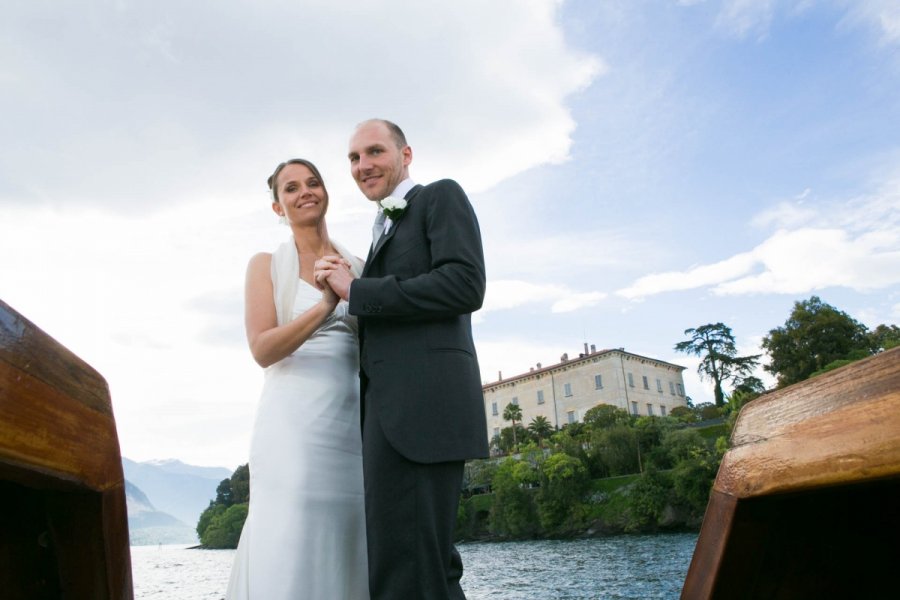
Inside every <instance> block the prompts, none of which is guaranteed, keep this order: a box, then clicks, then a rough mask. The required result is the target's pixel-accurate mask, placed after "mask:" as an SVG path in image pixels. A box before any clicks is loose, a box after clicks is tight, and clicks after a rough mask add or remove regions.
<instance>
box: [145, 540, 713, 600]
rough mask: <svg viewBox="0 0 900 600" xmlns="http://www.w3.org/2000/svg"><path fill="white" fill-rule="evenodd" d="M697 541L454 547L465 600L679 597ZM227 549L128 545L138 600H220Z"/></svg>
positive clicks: (231, 554) (225, 576)
mask: <svg viewBox="0 0 900 600" xmlns="http://www.w3.org/2000/svg"><path fill="white" fill-rule="evenodd" d="M696 542H697V534H695V533H684V534H666V535H635V536H616V537H610V538H600V539H590V540H570V541H537V542H501V543H468V544H461V545H460V546H459V552H460V554H461V555H462V558H463V564H464V565H465V568H466V573H465V576H464V577H463V580H462V583H463V589H464V590H465V591H466V597H467V598H468V599H469V600H487V599H491V600H498V599H499V600H600V599H607V598H611V599H625V598H634V599H650V598H666V599H668V598H678V596H679V594H680V593H681V585H682V583H683V582H684V577H685V575H686V574H687V569H688V566H689V565H690V562H691V555H692V553H693V551H694V544H695V543H696ZM233 557H234V551H233V550H191V549H189V548H187V547H186V546H171V545H170V546H133V547H132V548H131V561H132V568H133V573H134V592H135V598H136V599H137V600H221V599H222V598H224V596H225V588H226V587H227V585H228V572H229V570H230V568H231V561H232V558H233Z"/></svg>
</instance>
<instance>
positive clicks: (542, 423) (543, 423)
mask: <svg viewBox="0 0 900 600" xmlns="http://www.w3.org/2000/svg"><path fill="white" fill-rule="evenodd" d="M528 431H530V432H531V433H533V434H534V437H536V438H537V439H538V440H543V439H545V438H548V437H550V434H551V433H553V426H552V425H550V421H548V420H547V417H545V416H544V415H538V416H536V417H535V418H533V419H532V420H531V423H529V425H528Z"/></svg>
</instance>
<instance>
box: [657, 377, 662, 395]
mask: <svg viewBox="0 0 900 600" xmlns="http://www.w3.org/2000/svg"><path fill="white" fill-rule="evenodd" d="M656 391H657V392H659V393H660V394H662V379H657V380H656Z"/></svg>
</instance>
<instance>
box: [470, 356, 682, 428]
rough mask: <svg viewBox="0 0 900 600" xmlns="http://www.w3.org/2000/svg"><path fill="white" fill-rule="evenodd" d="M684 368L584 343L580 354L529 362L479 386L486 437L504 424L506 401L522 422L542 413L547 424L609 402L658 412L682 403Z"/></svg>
mask: <svg viewBox="0 0 900 600" xmlns="http://www.w3.org/2000/svg"><path fill="white" fill-rule="evenodd" d="M684 369H685V368H684V367H681V366H679V365H673V364H672V363H667V362H665V361H662V360H657V359H655V358H648V357H646V356H640V355H637V354H632V353H630V352H625V349H624V348H618V349H613V350H600V351H597V350H596V348H595V347H594V346H593V345H592V346H591V347H590V350H588V345H587V344H585V345H584V353H583V354H579V355H578V358H573V359H570V358H569V357H568V354H563V355H562V357H560V362H559V363H558V364H555V365H550V366H549V367H543V366H541V363H538V364H537V366H535V367H532V368H531V369H530V370H529V371H528V372H527V373H522V374H520V375H515V376H513V377H508V378H506V379H504V378H503V375H502V373H501V374H500V376H499V381H496V382H494V383H488V384H485V385H484V386H482V391H483V393H484V410H485V414H486V415H487V428H488V430H487V436H488V439H489V440H490V439H493V438H494V436H498V435H500V430H502V429H503V428H504V427H509V426H510V423H509V422H508V421H504V420H503V409H504V408H505V407H506V405H507V404H509V403H510V402H512V403H513V404H517V405H518V406H519V408H521V409H522V425H523V426H526V427H527V426H528V424H529V423H530V422H531V420H532V419H533V418H534V417H536V416H538V415H543V416H544V417H546V418H547V420H548V421H549V422H550V424H551V425H552V426H554V427H555V428H557V429H558V428H560V427H562V426H563V425H565V424H567V423H575V422H578V421H581V420H582V418H583V417H584V413H585V412H586V411H587V410H589V409H591V408H593V407H595V406H597V405H598V404H611V405H613V406H616V407H618V408H621V409H623V410H626V411H628V412H629V413H630V414H632V415H654V416H660V417H664V416H666V415H667V414H669V411H671V410H672V409H673V408H675V407H676V406H687V400H686V399H685V392H684V380H683V379H682V376H681V373H682V371H684Z"/></svg>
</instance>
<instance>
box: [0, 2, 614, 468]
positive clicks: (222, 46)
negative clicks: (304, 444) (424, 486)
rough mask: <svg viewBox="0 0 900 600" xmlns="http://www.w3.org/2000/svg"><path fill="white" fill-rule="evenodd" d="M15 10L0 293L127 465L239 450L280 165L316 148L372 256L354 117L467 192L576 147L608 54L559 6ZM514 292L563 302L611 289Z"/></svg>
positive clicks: (0, 128) (350, 236) (2, 56)
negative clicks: (252, 277)
mask: <svg viewBox="0 0 900 600" xmlns="http://www.w3.org/2000/svg"><path fill="white" fill-rule="evenodd" d="M4 8H5V9H8V10H5V11H4V18H3V19H2V20H0V112H2V113H3V114H5V115H15V118H10V119H3V120H2V121H0V137H2V139H3V140H4V141H5V142H7V143H5V144H3V145H2V146H0V272H2V273H3V278H2V280H0V297H2V298H3V300H4V301H6V302H8V303H9V304H10V305H11V306H13V308H16V309H19V310H21V311H22V312H23V314H24V315H25V316H26V317H27V318H29V319H31V320H32V321H34V322H35V323H36V324H37V325H38V326H40V327H42V328H44V329H45V330H46V331H47V332H48V333H50V334H51V335H52V336H53V337H55V338H57V339H58V340H59V341H60V342H62V343H63V344H64V345H66V346H67V347H69V348H70V349H71V350H72V351H74V352H75V353H76V354H78V355H79V356H81V357H82V358H84V359H85V360H87V361H88V362H89V363H90V364H92V365H93V366H94V367H95V368H97V369H98V370H99V371H100V372H101V373H102V374H103V375H104V376H105V377H107V379H108V381H109V383H110V388H111V390H112V393H113V407H114V410H115V413H116V418H117V425H118V428H119V432H120V442H121V444H122V450H123V453H124V454H125V455H126V456H129V457H130V458H133V459H137V460H143V459H149V458H159V457H169V456H176V457H178V458H181V459H182V460H187V461H193V462H195V463H199V464H218V465H222V464H226V465H230V466H235V465H237V464H238V463H240V462H244V461H245V460H246V451H247V444H246V438H247V436H248V435H249V431H250V428H251V421H252V413H253V409H254V406H255V402H256V398H257V397H258V394H259V386H260V377H261V371H260V369H259V368H258V367H257V366H256V365H255V364H254V363H253V361H252V359H251V358H250V356H249V352H248V351H247V349H246V342H245V341H244V339H243V337H244V332H243V324H242V323H243V318H242V314H241V313H242V305H243V295H242V291H241V289H242V286H243V279H244V269H245V267H246V264H247V261H248V259H249V257H250V256H251V255H252V254H254V253H255V252H259V251H265V250H271V249H273V248H274V247H275V246H276V245H277V243H279V242H280V241H281V240H282V239H283V238H286V237H287V235H288V233H287V230H286V229H285V228H283V227H279V226H278V225H276V223H275V217H274V215H272V214H271V212H270V211H269V209H268V206H269V199H268V196H267V193H266V189H265V186H264V181H265V179H266V177H267V175H268V174H269V173H270V171H271V170H272V168H273V167H274V166H275V165H276V164H277V163H278V162H280V161H281V160H283V159H285V158H288V157H291V156H306V157H309V158H312V159H313V160H314V161H315V162H316V163H317V164H318V166H319V167H320V169H321V170H322V172H323V175H324V177H325V180H326V184H327V186H328V190H329V193H330V199H331V204H330V207H329V232H330V234H331V235H333V236H335V237H336V238H338V239H340V240H342V241H344V242H345V243H346V244H347V245H348V246H349V247H350V248H351V250H353V251H355V252H356V253H357V254H359V255H361V256H365V253H366V245H367V242H366V240H367V239H368V236H369V231H370V229H369V228H370V225H371V211H372V207H371V204H370V203H368V202H367V201H365V200H363V199H362V197H361V195H360V194H359V191H358V190H357V189H356V186H355V185H354V184H353V182H352V180H351V178H350V176H349V172H348V167H347V161H346V143H347V139H348V137H349V135H350V133H351V131H352V128H353V126H354V125H355V124H356V123H357V122H359V121H361V120H363V119H365V118H368V117H372V116H383V117H386V118H390V119H393V120H396V121H397V122H398V123H399V124H400V125H401V126H402V127H403V128H404V129H405V131H406V133H407V135H408V137H409V140H410V143H411V145H412V146H413V149H414V155H415V160H414V163H413V168H412V174H413V176H414V177H415V178H416V179H417V180H418V181H422V182H426V181H430V180H433V179H436V178H438V177H447V176H453V177H454V178H455V179H458V180H459V181H460V183H462V184H463V186H464V187H465V188H466V190H467V191H468V192H469V193H470V195H471V194H473V193H477V191H478V190H480V189H482V190H483V189H486V188H488V187H491V186H493V185H495V184H496V183H497V182H499V181H502V180H504V179H506V178H509V177H512V176H513V175H515V174H517V173H520V172H522V171H525V170H528V169H531V168H533V167H535V166H537V165H542V164H548V163H559V162H562V161H565V160H567V158H568V154H569V149H570V146H571V143H572V140H571V138H572V134H573V132H574V130H575V122H574V120H573V118H572V116H571V115H570V111H569V108H568V104H567V103H568V101H569V99H570V97H571V95H572V94H575V93H577V92H578V91H579V90H581V89H583V88H584V87H585V86H587V85H589V84H590V83H591V82H592V81H593V80H594V78H596V77H597V76H598V75H599V74H600V73H602V71H603V69H604V66H603V64H602V62H601V61H600V60H599V58H597V57H594V56H590V55H587V54H585V53H583V52H580V51H577V50H575V49H573V48H572V47H571V46H570V45H568V44H567V42H566V40H565V39H564V38H563V35H562V29H561V27H560V24H559V15H558V13H559V10H560V4H559V2H558V1H557V0H528V1H527V2H519V1H514V0H501V1H499V2H491V3H487V4H485V3H481V2H478V1H477V0H462V1H461V2H456V3H449V4H447V3H444V4H433V3H409V2H403V1H401V0H382V1H378V2H365V3H359V2H331V1H328V2H326V1H322V0H312V1H310V2H304V3H302V4H299V3H284V2H275V1H271V0H270V1H267V0H263V1H260V2H256V3H253V4H252V5H251V4H248V3H243V2H236V1H235V0H225V1H224V2H219V3H216V4H215V7H213V8H212V9H210V7H208V6H199V5H193V4H190V3H188V4H184V3H179V2H175V1H174V0H160V1H159V2H154V3H150V4H147V3H131V2H120V3H112V4H111V3H96V2H72V3H66V4H64V5H57V4H55V3H49V2H46V1H40V0H38V1H36V2H23V3H13V5H12V6H10V7H4ZM386 15H391V18H386ZM560 280H561V279H560ZM551 287H552V286H551ZM499 291H501V295H500V296H496V295H495V296H494V298H496V299H497V302H498V303H499V304H498V308H497V309H498V310H499V309H500V308H503V306H504V305H505V304H509V302H510V300H509V299H504V298H503V297H502V296H503V294H502V286H501V287H500V288H499ZM512 291H513V292H515V291H516V290H512ZM518 292H525V293H528V294H538V295H540V294H543V296H542V297H541V300H540V302H542V303H543V304H544V305H546V306H547V307H549V309H550V310H556V311H561V310H562V311H569V310H576V309H578V308H579V307H583V306H589V305H591V304H592V303H594V302H596V301H597V300H598V299H599V297H598V295H597V293H596V292H591V291H584V290H573V289H569V288H568V287H565V286H561V287H560V288H559V289H556V290H553V289H548V290H544V291H541V290H540V288H539V286H533V287H527V288H526V289H520V290H518ZM510 297H512V295H510ZM201 424H202V425H204V426H203V427H201Z"/></svg>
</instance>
